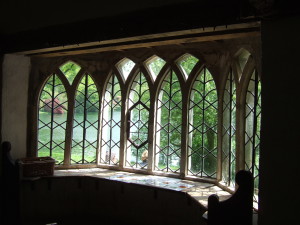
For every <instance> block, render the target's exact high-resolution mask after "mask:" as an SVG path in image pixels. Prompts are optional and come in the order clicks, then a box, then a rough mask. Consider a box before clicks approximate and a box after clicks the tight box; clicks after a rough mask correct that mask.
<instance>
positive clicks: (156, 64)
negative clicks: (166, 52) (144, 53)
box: [146, 56, 166, 80]
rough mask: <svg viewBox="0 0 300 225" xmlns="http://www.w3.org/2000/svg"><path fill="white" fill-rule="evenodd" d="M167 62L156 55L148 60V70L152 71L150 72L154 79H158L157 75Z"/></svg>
mask: <svg viewBox="0 0 300 225" xmlns="http://www.w3.org/2000/svg"><path fill="white" fill-rule="evenodd" d="M165 64H166V62H165V61H164V60H163V59H161V58H159V57H158V56H154V57H152V58H151V59H150V60H149V61H148V62H146V65H147V67H148V70H149V71H150V74H151V75H152V77H153V80H155V79H156V77H157V75H158V74H159V72H160V71H161V69H162V68H163V66H164V65H165Z"/></svg>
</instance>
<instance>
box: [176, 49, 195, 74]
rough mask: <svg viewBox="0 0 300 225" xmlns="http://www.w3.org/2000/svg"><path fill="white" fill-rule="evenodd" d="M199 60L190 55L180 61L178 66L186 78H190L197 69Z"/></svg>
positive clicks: (184, 56)
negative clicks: (195, 68) (194, 69)
mask: <svg viewBox="0 0 300 225" xmlns="http://www.w3.org/2000/svg"><path fill="white" fill-rule="evenodd" d="M198 61H199V59H197V58H196V57H194V56H192V55H190V54H185V55H183V56H182V57H180V59H179V60H178V62H177V64H178V66H179V68H180V69H181V71H182V72H183V74H184V77H185V78H186V79H187V78H188V76H189V75H190V73H191V71H192V70H193V68H194V67H195V65H196V64H197V63H198Z"/></svg>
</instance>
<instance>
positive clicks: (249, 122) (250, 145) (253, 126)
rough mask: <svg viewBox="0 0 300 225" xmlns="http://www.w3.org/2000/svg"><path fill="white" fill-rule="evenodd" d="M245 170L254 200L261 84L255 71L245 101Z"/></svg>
mask: <svg viewBox="0 0 300 225" xmlns="http://www.w3.org/2000/svg"><path fill="white" fill-rule="evenodd" d="M244 121H245V168H246V169H247V170H249V171H251V172H252V174H253V178H254V198H255V200H256V201H258V199H257V195H258V190H259V187H258V186H259V157H260V124H261V82H260V78H259V76H258V72H257V70H256V69H255V70H254V71H253V73H252V75H251V78H250V80H249V84H248V87H247V93H246V101H245V120H244Z"/></svg>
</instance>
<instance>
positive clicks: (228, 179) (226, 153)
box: [222, 70, 236, 186]
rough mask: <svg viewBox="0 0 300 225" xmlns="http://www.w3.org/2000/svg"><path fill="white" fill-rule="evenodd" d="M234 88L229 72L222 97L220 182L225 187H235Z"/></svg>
mask: <svg viewBox="0 0 300 225" xmlns="http://www.w3.org/2000/svg"><path fill="white" fill-rule="evenodd" d="M235 135H236V87H235V80H234V75H233V72H232V70H230V72H229V75H228V78H227V81H226V86H225V90H224V96H223V127H222V180H223V182H224V183H225V184H226V185H228V186H229V185H231V186H234V185H235V173H236V140H235Z"/></svg>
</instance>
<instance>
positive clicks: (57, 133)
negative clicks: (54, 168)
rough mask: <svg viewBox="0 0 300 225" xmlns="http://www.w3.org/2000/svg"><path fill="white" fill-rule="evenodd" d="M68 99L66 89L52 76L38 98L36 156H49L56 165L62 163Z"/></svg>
mask: <svg viewBox="0 0 300 225" xmlns="http://www.w3.org/2000/svg"><path fill="white" fill-rule="evenodd" d="M67 111H68V97H67V93H66V89H65V87H64V85H63V83H62V81H61V79H60V78H59V77H58V75H56V74H53V75H52V76H51V77H50V78H49V79H48V80H47V82H46V83H45V85H44V87H43V89H42V92H41V93H40V97H39V115H38V156H39V157H42V156H51V157H53V158H54V159H55V160H56V164H62V163H63V162H64V150H65V137H66V124H67Z"/></svg>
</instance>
